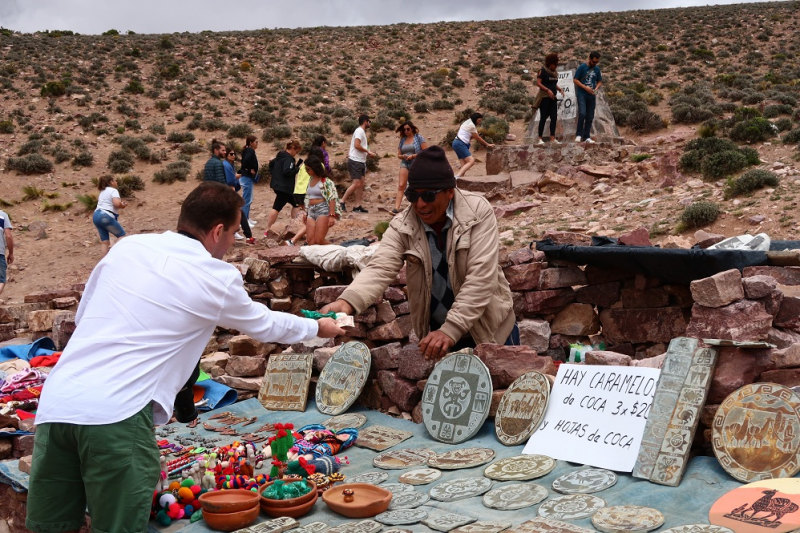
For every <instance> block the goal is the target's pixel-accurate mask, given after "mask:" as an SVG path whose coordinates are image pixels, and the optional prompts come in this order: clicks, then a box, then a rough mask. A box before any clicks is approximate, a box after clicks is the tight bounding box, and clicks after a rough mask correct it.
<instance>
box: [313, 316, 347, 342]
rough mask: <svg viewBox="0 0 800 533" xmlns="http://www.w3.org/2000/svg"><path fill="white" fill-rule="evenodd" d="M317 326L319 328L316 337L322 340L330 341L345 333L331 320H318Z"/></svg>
mask: <svg viewBox="0 0 800 533" xmlns="http://www.w3.org/2000/svg"><path fill="white" fill-rule="evenodd" d="M317 325H318V327H319V331H318V332H317V337H321V338H323V339H332V338H334V337H338V336H339V335H344V334H345V331H344V330H343V329H342V328H340V327H339V326H337V325H336V321H335V320H334V319H332V318H320V319H319V320H317Z"/></svg>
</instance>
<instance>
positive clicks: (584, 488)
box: [553, 468, 617, 494]
mask: <svg viewBox="0 0 800 533" xmlns="http://www.w3.org/2000/svg"><path fill="white" fill-rule="evenodd" d="M616 483H617V475H616V474H615V473H614V472H612V471H611V470H604V469H602V468H583V469H581V470H575V471H574V472H570V473H568V474H564V475H563V476H560V477H558V478H556V480H555V481H553V490H554V491H556V492H560V493H561V494H591V493H593V492H600V491H601V490H606V489H607V488H609V487H613V486H614V485H615V484H616Z"/></svg>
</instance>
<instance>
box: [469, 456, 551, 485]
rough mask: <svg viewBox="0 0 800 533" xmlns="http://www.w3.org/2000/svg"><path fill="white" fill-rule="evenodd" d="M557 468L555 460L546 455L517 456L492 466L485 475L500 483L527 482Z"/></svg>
mask: <svg viewBox="0 0 800 533" xmlns="http://www.w3.org/2000/svg"><path fill="white" fill-rule="evenodd" d="M555 467H556V461H555V459H553V458H552V457H547V456H546V455H515V456H514V457H507V458H505V459H500V460H499V461H495V462H494V463H492V464H490V465H489V466H487V467H486V469H485V470H484V471H483V475H484V476H486V477H488V478H489V479H496V480H498V481H525V480H526V479H536V478H537V477H542V476H546V475H547V474H549V473H550V472H552V471H553V469H554V468H555Z"/></svg>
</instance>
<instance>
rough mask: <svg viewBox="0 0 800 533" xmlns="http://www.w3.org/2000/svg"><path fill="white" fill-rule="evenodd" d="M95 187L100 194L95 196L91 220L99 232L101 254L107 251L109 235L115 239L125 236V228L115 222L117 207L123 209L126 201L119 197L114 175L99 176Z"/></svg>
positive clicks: (109, 244)
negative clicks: (95, 207)
mask: <svg viewBox="0 0 800 533" xmlns="http://www.w3.org/2000/svg"><path fill="white" fill-rule="evenodd" d="M97 189H98V190H99V191H100V195H99V196H98V197H97V209H95V210H94V215H93V216H92V222H94V225H95V227H96V228H97V233H99V234H100V245H101V246H102V247H103V255H106V254H107V253H108V250H109V248H111V236H110V234H113V235H114V236H115V237H116V238H117V239H121V238H122V237H124V236H125V230H124V229H122V226H121V225H120V224H119V222H117V218H119V212H118V211H117V210H118V209H124V208H125V207H126V206H127V205H128V203H127V202H124V201H123V200H122V199H121V198H120V197H119V191H118V190H117V178H115V177H114V176H108V175H106V176H101V177H100V180H99V181H98V182H97Z"/></svg>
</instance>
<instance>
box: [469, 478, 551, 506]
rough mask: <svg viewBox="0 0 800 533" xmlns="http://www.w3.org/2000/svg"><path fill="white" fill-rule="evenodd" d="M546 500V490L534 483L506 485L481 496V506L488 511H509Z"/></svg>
mask: <svg viewBox="0 0 800 533" xmlns="http://www.w3.org/2000/svg"><path fill="white" fill-rule="evenodd" d="M545 498H547V489H546V488H544V487H542V486H541V485H536V484H535V483H506V484H504V485H502V486H500V487H498V488H496V489H492V490H490V491H489V492H487V493H486V494H484V495H483V505H485V506H486V507H489V508H490V509H499V510H501V511H511V510H514V509H522V508H524V507H530V506H531V505H536V504H537V503H539V502H541V501H542V500H544V499H545Z"/></svg>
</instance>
